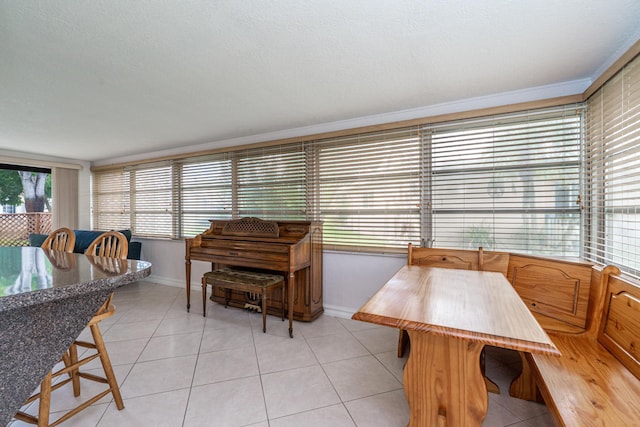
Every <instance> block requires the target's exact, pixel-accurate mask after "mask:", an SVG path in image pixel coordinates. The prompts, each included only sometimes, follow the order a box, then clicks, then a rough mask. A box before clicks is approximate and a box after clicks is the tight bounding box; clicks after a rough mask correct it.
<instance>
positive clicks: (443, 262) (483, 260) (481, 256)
mask: <svg viewBox="0 0 640 427" xmlns="http://www.w3.org/2000/svg"><path fill="white" fill-rule="evenodd" d="M407 264H409V265H425V266H429V267H440V268H457V269H460V270H479V271H495V272H498V273H502V274H504V275H505V276H506V275H507V266H508V265H509V253H508V252H490V251H484V250H483V249H482V248H479V249H478V250H464V249H447V248H421V247H414V246H413V245H412V244H411V243H409V249H408V252H407Z"/></svg>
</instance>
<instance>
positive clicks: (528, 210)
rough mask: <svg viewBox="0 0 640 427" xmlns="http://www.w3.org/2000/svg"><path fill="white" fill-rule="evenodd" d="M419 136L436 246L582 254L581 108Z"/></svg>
mask: <svg viewBox="0 0 640 427" xmlns="http://www.w3.org/2000/svg"><path fill="white" fill-rule="evenodd" d="M423 132H424V135H423V138H424V140H425V146H427V147H429V148H430V156H429V161H428V163H427V165H426V167H427V168H428V169H429V171H430V181H429V184H428V185H429V188H427V191H426V193H427V194H428V195H429V197H430V200H429V201H428V204H427V205H428V207H429V212H428V216H429V218H430V221H431V223H430V229H431V233H430V235H431V238H432V239H433V240H432V245H433V246H439V247H452V248H469V249H474V248H478V247H479V246H482V247H484V248H485V249H498V250H502V251H512V252H521V253H536V254H541V255H543V254H544V255H573V256H577V255H579V252H580V203H579V200H580V185H579V182H580V162H581V156H580V149H581V137H582V112H581V109H579V108H563V109H560V110H555V111H533V112H528V113H524V114H512V115H509V116H505V117H499V118H493V119H488V120H472V121H467V122H456V123H450V124H442V125H438V126H430V127H427V128H425V129H424V131H423Z"/></svg>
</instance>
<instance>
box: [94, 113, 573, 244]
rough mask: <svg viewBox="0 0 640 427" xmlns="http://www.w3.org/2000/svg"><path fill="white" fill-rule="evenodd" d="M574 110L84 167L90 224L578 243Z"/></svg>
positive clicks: (382, 240)
mask: <svg viewBox="0 0 640 427" xmlns="http://www.w3.org/2000/svg"><path fill="white" fill-rule="evenodd" d="M582 123H583V120H582V106H576V105H571V106H566V107H561V108H560V107H559V108H553V109H544V110H536V111H527V112H523V113H518V114H508V115H501V116H493V117H487V118H479V119H474V120H465V121H456V122H451V123H440V124H432V125H425V126H422V127H419V126H414V127H407V128H402V129H393V130H386V131H380V132H371V133H366V134H357V135H350V136H346V137H341V138H331V139H322V140H315V141H306V142H304V143H295V144H283V145H274V146H266V147H260V148H251V149H243V150H237V151H229V152H222V153H212V154H210V155H199V156H193V157H188V156H185V157H184V158H179V159H174V160H171V161H166V162H157V163H149V164H142V165H137V166H132V167H127V168H124V169H121V170H105V171H99V172H95V173H94V226H96V227H97V228H101V229H107V228H126V227H127V226H130V227H131V228H132V229H133V231H134V233H135V234H136V235H138V236H155V237H168V238H181V237H188V236H194V235H196V234H199V233H202V232H203V231H204V230H206V229H207V228H208V226H209V223H208V220H209V219H212V218H216V219H231V218H240V217H247V216H256V217H261V218H268V219H276V220H277V219H287V220H305V219H306V220H320V221H323V235H324V244H325V247H326V248H335V249H340V250H342V249H346V250H350V251H402V250H403V249H404V248H406V246H407V243H409V242H411V243H414V244H416V245H420V244H425V245H429V244H432V245H437V246H441V247H451V248H477V247H478V246H483V247H484V248H486V249H494V250H505V251H515V252H533V253H540V254H549V255H568V256H577V255H579V252H580V224H581V210H580V205H579V204H578V203H576V202H577V201H578V200H579V197H580V189H581V188H580V171H581V148H582V146H581V142H582V133H583V125H582Z"/></svg>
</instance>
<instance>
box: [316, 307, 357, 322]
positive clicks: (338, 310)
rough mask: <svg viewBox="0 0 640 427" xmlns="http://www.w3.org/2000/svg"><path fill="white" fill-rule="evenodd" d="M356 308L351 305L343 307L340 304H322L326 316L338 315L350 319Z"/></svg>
mask: <svg viewBox="0 0 640 427" xmlns="http://www.w3.org/2000/svg"><path fill="white" fill-rule="evenodd" d="M355 312H356V309H354V308H351V307H343V306H340V305H331V304H329V305H326V304H325V305H324V314H326V315H327V316H333V317H339V318H341V319H351V316H353V313H355Z"/></svg>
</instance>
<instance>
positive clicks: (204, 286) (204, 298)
mask: <svg viewBox="0 0 640 427" xmlns="http://www.w3.org/2000/svg"><path fill="white" fill-rule="evenodd" d="M211 292H213V290H212V291H211ZM202 317H207V281H206V280H205V278H204V276H202Z"/></svg>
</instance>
